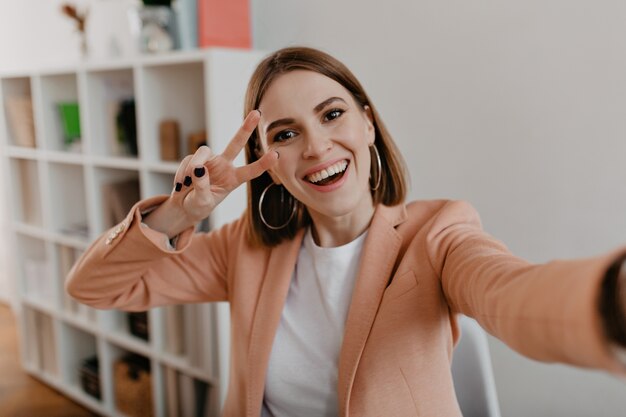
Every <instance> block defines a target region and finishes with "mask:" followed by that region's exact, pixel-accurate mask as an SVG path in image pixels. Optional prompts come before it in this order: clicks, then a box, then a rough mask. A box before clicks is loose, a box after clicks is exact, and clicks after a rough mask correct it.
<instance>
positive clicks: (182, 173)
mask: <svg viewBox="0 0 626 417" xmlns="http://www.w3.org/2000/svg"><path fill="white" fill-rule="evenodd" d="M260 118H261V115H260V113H259V112H258V111H252V112H250V113H249V114H248V115H247V116H246V118H245V120H244V122H243V124H242V126H241V127H240V128H239V130H238V131H237V133H236V134H235V136H234V137H233V139H232V140H231V141H230V143H229V144H228V146H227V147H226V149H225V150H224V153H222V154H221V155H215V154H214V153H213V152H212V151H211V148H209V147H208V146H201V147H200V148H199V149H198V150H197V151H196V152H195V153H194V154H193V155H188V156H186V157H185V158H184V159H183V160H182V162H181V163H180V165H179V167H178V170H177V171H176V176H175V179H174V183H175V187H174V190H173V191H172V193H171V195H170V198H169V199H168V200H166V201H165V202H164V203H163V204H162V205H161V206H159V207H158V208H157V209H156V210H154V211H153V212H152V213H150V214H149V215H148V216H147V217H145V218H144V222H145V223H146V224H147V225H148V226H149V227H150V228H152V229H155V230H159V231H161V232H164V233H166V234H167V235H168V236H169V237H170V238H172V237H174V236H176V235H178V234H179V233H180V232H182V231H183V230H185V229H186V228H188V227H190V226H193V225H195V224H196V223H197V222H199V221H200V220H202V219H204V218H205V217H207V216H208V215H209V214H211V212H212V211H213V209H214V208H215V207H217V205H218V204H219V203H221V202H222V201H223V200H224V198H226V196H227V195H228V194H230V192H231V191H233V190H234V189H235V188H237V187H239V186H240V185H241V184H243V183H245V182H247V181H250V180H251V179H253V178H256V177H258V176H259V175H261V174H262V173H263V172H265V171H267V170H268V169H270V168H272V167H273V166H274V165H275V164H276V162H277V161H278V153H277V152H268V153H266V154H265V155H263V156H262V157H261V158H260V159H259V160H257V161H255V162H253V163H251V164H249V165H244V166H241V167H235V166H234V165H233V160H234V159H235V158H236V157H237V155H238V154H239V152H241V149H243V147H244V146H245V144H246V142H247V141H248V138H249V137H250V135H251V134H252V132H253V131H254V129H255V128H256V126H257V124H258V123H259V119H260Z"/></svg>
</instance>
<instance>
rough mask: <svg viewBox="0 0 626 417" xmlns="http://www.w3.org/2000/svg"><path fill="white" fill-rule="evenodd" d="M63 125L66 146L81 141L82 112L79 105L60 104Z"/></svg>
mask: <svg viewBox="0 0 626 417" xmlns="http://www.w3.org/2000/svg"><path fill="white" fill-rule="evenodd" d="M57 105H58V107H59V113H60V114H61V125H62V127H63V137H64V142H65V144H66V145H71V144H72V143H73V142H74V141H76V140H80V112H79V108H78V103H58V104H57Z"/></svg>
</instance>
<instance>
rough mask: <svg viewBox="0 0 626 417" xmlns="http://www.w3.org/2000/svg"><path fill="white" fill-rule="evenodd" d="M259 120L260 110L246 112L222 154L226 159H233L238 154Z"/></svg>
mask: <svg viewBox="0 0 626 417" xmlns="http://www.w3.org/2000/svg"><path fill="white" fill-rule="evenodd" d="M259 120H261V112H259V111H258V110H253V111H251V112H250V113H248V115H247V116H246V118H245V119H244V121H243V124H242V125H241V127H240V128H239V130H238V131H237V133H236V134H235V136H234V137H233V139H232V140H231V141H230V143H229V144H228V146H227V147H226V150H224V153H223V154H222V156H223V157H224V158H226V160H227V161H233V160H234V159H235V158H236V157H237V155H239V152H241V150H242V149H243V147H244V146H246V142H248V139H250V135H251V134H252V132H254V129H256V126H257V125H258V124H259Z"/></svg>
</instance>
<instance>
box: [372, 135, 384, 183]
mask: <svg viewBox="0 0 626 417" xmlns="http://www.w3.org/2000/svg"><path fill="white" fill-rule="evenodd" d="M370 149H374V153H375V154H376V165H377V168H376V185H374V186H373V187H372V184H371V180H372V177H373V176H374V175H372V174H371V173H370V188H371V189H372V191H376V190H378V187H380V181H381V180H382V177H383V164H382V162H381V161H380V154H379V153H378V148H376V145H374V144H372V145H370ZM371 156H372V153H371V151H370V157H371ZM372 159H373V158H372Z"/></svg>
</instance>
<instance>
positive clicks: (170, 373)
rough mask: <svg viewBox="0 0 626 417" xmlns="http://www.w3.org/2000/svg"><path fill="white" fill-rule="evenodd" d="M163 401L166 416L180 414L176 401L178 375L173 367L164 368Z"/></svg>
mask: <svg viewBox="0 0 626 417" xmlns="http://www.w3.org/2000/svg"><path fill="white" fill-rule="evenodd" d="M164 373H165V401H166V407H165V409H166V411H167V414H166V415H168V416H179V415H180V414H181V410H180V404H179V401H178V377H177V372H176V370H175V369H174V368H170V367H167V368H165V371H164Z"/></svg>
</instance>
